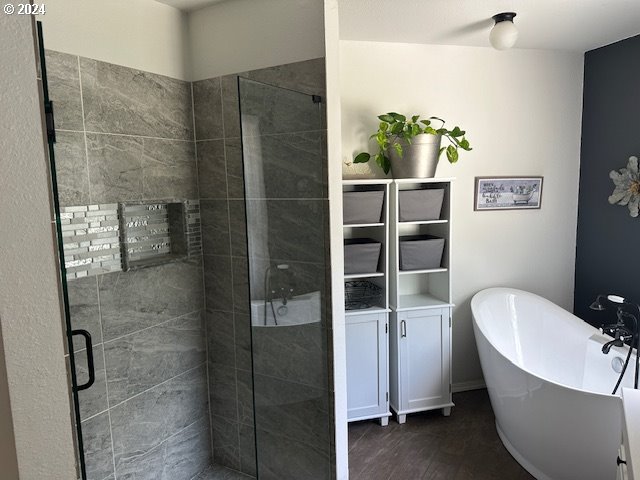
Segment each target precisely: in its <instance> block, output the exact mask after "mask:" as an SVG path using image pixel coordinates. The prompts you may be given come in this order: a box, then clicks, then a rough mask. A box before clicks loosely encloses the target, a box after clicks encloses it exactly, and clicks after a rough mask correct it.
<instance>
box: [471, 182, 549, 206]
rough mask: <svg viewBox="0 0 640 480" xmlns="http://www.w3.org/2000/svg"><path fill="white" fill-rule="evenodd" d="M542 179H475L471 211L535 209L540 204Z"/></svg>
mask: <svg viewBox="0 0 640 480" xmlns="http://www.w3.org/2000/svg"><path fill="white" fill-rule="evenodd" d="M542 179H543V177H476V188H475V195H474V199H475V202H474V206H473V209H474V210H476V211H480V210H521V209H527V210H530V209H536V208H540V205H541V204H542Z"/></svg>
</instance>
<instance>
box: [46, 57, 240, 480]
mask: <svg viewBox="0 0 640 480" xmlns="http://www.w3.org/2000/svg"><path fill="white" fill-rule="evenodd" d="M46 59H47V69H48V73H49V87H50V95H51V98H52V101H53V104H54V109H55V114H56V125H57V128H58V135H57V136H58V143H57V144H56V146H55V155H56V170H57V174H58V175H57V176H58V187H59V191H60V202H61V205H62V206H75V205H89V204H100V203H117V202H124V201H149V202H153V201H158V200H187V199H190V200H198V181H197V178H198V171H197V159H196V155H195V144H194V129H193V111H192V97H191V84H190V83H188V82H183V81H180V80H175V79H172V78H168V77H163V76H160V75H155V74H151V73H147V72H142V71H139V70H134V69H131V68H126V67H122V66H118V65H112V64H108V63H104V62H100V61H96V60H92V59H88V58H79V57H77V56H72V55H67V54H64V53H59V52H54V51H48V52H47V53H46ZM230 270H231V264H229V271H230ZM68 289H69V300H70V308H71V323H72V325H73V328H84V329H87V330H88V331H89V332H90V333H91V335H92V338H93V343H94V347H93V350H94V358H95V363H96V382H95V384H94V385H93V386H92V387H91V388H89V389H88V390H85V391H82V392H80V410H81V411H80V413H81V418H82V423H81V426H82V430H83V439H84V445H85V459H86V465H87V472H88V478H89V479H90V480H105V479H110V478H116V477H117V478H118V479H119V480H122V479H134V478H135V479H138V480H139V479H149V480H152V479H153V480H157V479H163V480H164V479H166V480H169V479H171V480H190V479H191V478H193V477H194V476H196V475H197V474H198V473H199V472H201V471H203V470H205V469H206V468H207V467H208V465H209V463H210V460H211V438H210V437H211V430H210V417H209V408H208V392H207V390H208V385H207V355H206V340H205V329H204V314H205V310H204V288H203V262H202V259H201V258H199V257H196V258H195V259H194V260H190V261H188V262H187V261H183V262H176V263H166V264H163V265H158V266H154V267H149V268H143V269H138V270H131V271H129V272H112V273H106V274H102V275H98V276H94V277H86V278H79V279H75V280H70V281H69V282H68ZM84 348H85V347H84V344H83V342H78V343H76V344H74V350H75V351H76V352H77V353H76V365H77V373H78V381H79V382H83V381H85V380H86V378H87V372H86V351H84ZM220 395H222V394H220Z"/></svg>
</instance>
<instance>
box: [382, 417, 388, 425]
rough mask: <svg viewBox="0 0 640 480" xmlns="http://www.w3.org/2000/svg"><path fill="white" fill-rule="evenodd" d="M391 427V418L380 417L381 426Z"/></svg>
mask: <svg viewBox="0 0 640 480" xmlns="http://www.w3.org/2000/svg"><path fill="white" fill-rule="evenodd" d="M387 425H389V417H380V426H381V427H386V426H387Z"/></svg>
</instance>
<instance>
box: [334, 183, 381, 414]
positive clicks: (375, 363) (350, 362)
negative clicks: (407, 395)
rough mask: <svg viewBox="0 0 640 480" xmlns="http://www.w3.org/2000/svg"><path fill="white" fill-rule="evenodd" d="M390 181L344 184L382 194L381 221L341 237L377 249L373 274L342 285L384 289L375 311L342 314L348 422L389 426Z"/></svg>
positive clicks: (348, 227) (347, 228)
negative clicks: (375, 244) (372, 244)
mask: <svg viewBox="0 0 640 480" xmlns="http://www.w3.org/2000/svg"><path fill="white" fill-rule="evenodd" d="M390 183H391V181H390V180H345V181H344V182H343V191H344V192H353V191H362V190H365V191H366V190H379V191H380V190H381V191H383V192H384V200H383V205H382V213H381V216H380V219H379V221H375V222H372V223H360V224H345V225H344V226H343V237H344V238H345V239H349V238H371V239H374V240H376V241H378V242H380V243H381V251H380V260H379V262H378V266H377V269H376V271H374V272H357V273H350V274H348V275H345V282H350V281H363V280H364V281H369V282H372V283H374V284H375V285H377V286H378V287H380V288H381V289H382V296H381V298H380V301H379V302H378V304H377V305H372V306H370V307H368V308H365V309H359V310H346V312H345V324H346V347H347V351H346V356H347V358H346V361H347V419H348V421H350V422H353V421H358V420H367V419H374V418H377V419H379V421H380V424H381V425H382V426H386V425H388V423H389V417H390V416H391V412H390V410H389V185H390Z"/></svg>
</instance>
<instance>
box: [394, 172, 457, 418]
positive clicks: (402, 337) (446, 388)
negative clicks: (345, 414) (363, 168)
mask: <svg viewBox="0 0 640 480" xmlns="http://www.w3.org/2000/svg"><path fill="white" fill-rule="evenodd" d="M452 180H453V179H447V178H430V179H397V180H394V181H393V182H392V184H391V188H390V220H389V226H390V235H389V244H390V249H389V252H390V255H389V256H390V272H391V274H390V275H389V292H390V302H389V303H390V309H391V313H390V339H389V340H390V346H389V361H390V368H389V382H390V385H389V387H390V390H389V393H390V406H391V409H392V410H393V411H394V412H395V413H396V415H397V419H398V422H399V423H404V422H405V421H406V416H407V414H409V413H414V412H420V411H424V410H433V409H442V413H443V414H444V415H449V414H450V413H451V407H453V406H454V404H453V402H452V399H451V310H452V308H453V304H452V299H451V271H450V268H449V266H450V265H451V252H452V248H451V194H452ZM419 189H443V190H444V197H443V205H442V210H441V213H440V217H439V218H431V219H425V220H412V221H400V216H399V192H400V191H402V190H419ZM412 235H434V236H437V237H439V238H444V240H445V242H444V251H443V255H442V261H441V263H440V265H435V266H434V267H433V268H427V269H421V270H401V269H400V240H401V239H402V238H403V237H407V236H412Z"/></svg>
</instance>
